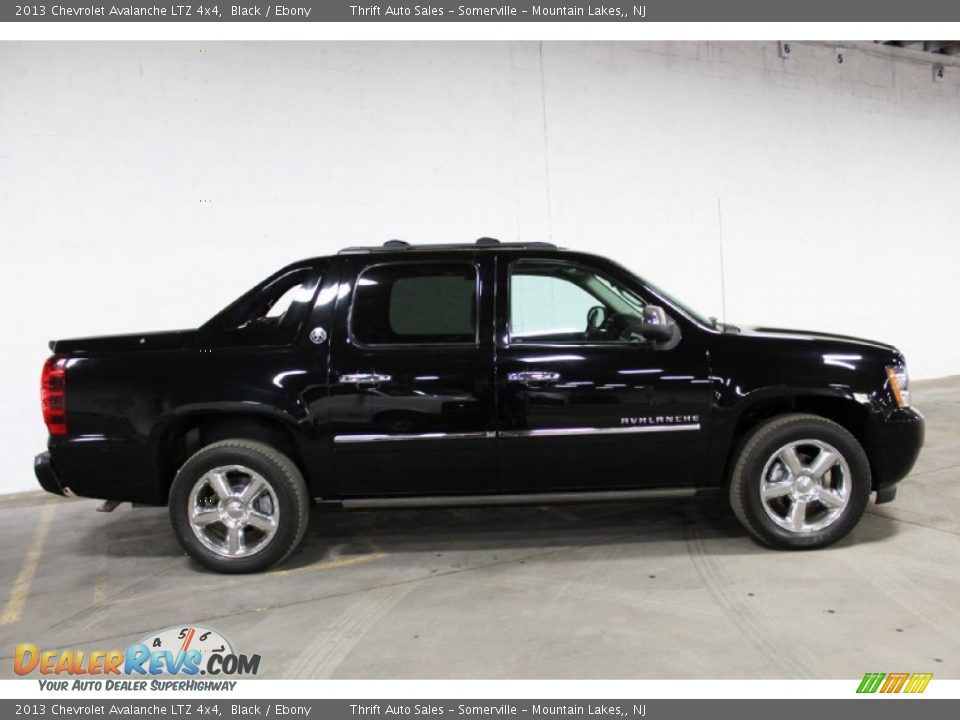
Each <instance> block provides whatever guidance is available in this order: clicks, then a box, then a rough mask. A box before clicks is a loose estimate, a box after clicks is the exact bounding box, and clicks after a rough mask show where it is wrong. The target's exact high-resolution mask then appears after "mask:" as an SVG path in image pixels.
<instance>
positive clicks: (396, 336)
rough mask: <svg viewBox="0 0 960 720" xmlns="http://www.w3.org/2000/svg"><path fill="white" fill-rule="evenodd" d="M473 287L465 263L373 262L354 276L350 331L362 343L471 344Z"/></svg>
mask: <svg viewBox="0 0 960 720" xmlns="http://www.w3.org/2000/svg"><path fill="white" fill-rule="evenodd" d="M477 290H478V282H477V268H476V267H475V266H474V265H472V264H470V263H460V262H423V263H420V262H411V263H391V264H384V265H374V266H371V267H369V268H367V269H365V270H364V271H363V272H362V273H361V274H360V276H359V278H358V279H357V287H356V290H355V292H354V298H353V305H352V307H351V309H350V332H351V334H352V336H353V338H354V339H355V340H356V341H357V342H358V343H360V344H363V345H414V344H431V345H436V344H451V343H456V344H463V343H469V344H475V343H476V342H477Z"/></svg>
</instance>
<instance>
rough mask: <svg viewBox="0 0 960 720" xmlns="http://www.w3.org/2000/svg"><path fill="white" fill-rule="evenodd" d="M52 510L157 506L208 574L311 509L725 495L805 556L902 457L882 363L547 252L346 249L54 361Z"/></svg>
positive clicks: (257, 554)
mask: <svg viewBox="0 0 960 720" xmlns="http://www.w3.org/2000/svg"><path fill="white" fill-rule="evenodd" d="M51 349H52V350H53V353H54V355H53V356H52V357H51V358H50V359H49V360H47V363H46V365H45V366H44V369H43V377H42V403H43V415H44V420H45V421H46V424H47V428H48V429H49V433H50V437H49V445H48V452H45V453H43V454H41V455H39V456H38V457H37V459H36V464H35V470H36V475H37V478H38V479H39V481H40V484H41V485H42V486H43V487H44V488H45V489H46V490H48V491H50V492H53V493H60V494H66V493H75V494H77V495H82V496H86V497H93V498H104V499H106V500H109V501H113V502H111V503H109V504H108V505H113V504H115V503H116V502H119V501H132V502H138V503H148V504H159V505H163V504H166V505H168V506H169V510H170V518H171V520H172V522H173V529H174V531H175V532H176V535H177V537H178V538H179V540H180V542H181V543H182V545H183V547H184V548H185V549H186V551H187V552H188V553H189V554H190V555H191V556H193V557H194V558H195V559H196V560H198V561H199V562H201V563H203V564H204V565H206V566H208V567H210V568H213V569H215V570H220V571H224V572H246V571H255V570H261V569H264V568H267V567H269V566H271V565H273V564H275V563H278V562H280V561H282V560H283V559H285V558H286V557H287V556H288V555H289V554H290V553H291V552H292V551H293V550H294V548H296V547H297V545H298V543H299V542H300V540H301V538H302V537H303V534H304V531H305V529H306V527H307V521H308V518H309V513H308V510H309V505H310V503H311V501H312V502H316V503H321V504H325V505H332V506H337V507H343V508H386V507H416V506H421V507H423V506H455V505H501V504H511V503H551V502H581V501H588V500H602V501H612V502H621V501H626V500H629V499H634V498H643V497H663V496H672V495H692V494H694V493H697V492H700V491H704V490H708V489H719V490H724V491H726V492H728V493H729V497H730V504H731V505H732V507H733V511H734V513H736V515H737V517H738V518H739V519H740V521H741V522H742V523H743V525H744V526H745V527H746V529H747V530H748V531H749V532H750V533H752V534H753V535H754V536H755V537H756V538H757V539H759V540H760V541H761V542H763V543H765V544H767V545H771V546H774V547H778V548H818V547H823V546H825V545H829V544H830V543H833V542H836V541H837V540H839V539H840V538H842V537H844V536H845V535H846V534H847V533H848V532H850V530H851V529H852V528H853V527H854V525H856V524H857V521H858V520H859V519H860V517H861V515H862V514H863V511H864V509H865V508H866V505H867V502H868V501H869V497H870V493H871V492H873V491H875V492H876V501H877V502H887V501H889V500H892V499H893V497H894V494H895V492H896V487H895V485H896V483H897V482H898V481H899V480H901V479H902V478H903V477H904V476H906V475H907V473H908V472H909V471H910V468H911V467H912V466H913V463H914V461H915V460H916V458H917V454H918V453H919V451H920V447H921V445H922V443H923V418H922V416H921V415H920V414H919V413H917V412H916V411H915V410H913V409H912V408H911V407H910V394H909V388H908V380H907V372H906V368H905V366H904V359H903V356H902V355H901V354H900V352H898V351H897V350H896V349H895V348H893V347H891V346H890V345H884V344H881V343H877V342H871V341H867V340H858V339H855V338H849V337H842V336H837V335H825V334H821V333H814V332H799V331H788V330H773V329H767V328H750V329H748V328H742V329H741V328H737V327H734V326H732V325H724V324H721V323H717V322H716V321H713V320H708V319H705V318H703V317H700V316H699V315H698V314H697V313H695V312H694V311H692V310H690V309H689V308H687V307H685V306H684V305H683V304H681V303H680V302H678V301H677V300H674V299H673V298H671V297H670V296H669V295H667V294H666V293H665V292H663V291H662V290H660V289H658V288H657V287H655V286H653V285H651V284H650V283H648V282H646V281H644V280H642V279H640V278H638V277H636V276H634V275H633V274H631V273H630V272H629V271H627V270H625V269H624V268H623V267H621V266H619V265H617V264H616V263H613V262H611V261H609V260H606V259H603V258H600V257H597V256H594V255H588V254H584V253H579V252H571V251H566V250H560V249H557V248H556V247H555V246H553V245H548V244H546V243H531V244H506V243H505V244H501V243H499V242H498V241H496V240H493V239H491V238H482V239H481V240H479V241H477V242H476V244H470V245H433V246H411V245H408V244H407V243H403V242H400V241H390V242H388V243H386V245H384V246H383V247H376V248H350V249H347V250H344V251H342V252H341V253H339V254H338V255H335V256H331V257H322V258H317V259H314V260H307V261H304V262H299V263H296V264H294V265H290V266H289V267H286V268H284V269H283V270H281V271H279V272H277V273H276V274H274V275H272V276H270V277H269V278H267V279H266V280H265V281H264V282H262V283H261V284H259V285H257V286H256V287H255V288H253V289H252V290H250V291H249V292H247V293H245V294H244V295H243V296H241V297H240V298H239V299H238V300H236V301H235V302H234V303H232V304H231V305H229V306H228V307H227V308H226V309H224V310H223V311H222V312H220V313H219V314H218V315H216V316H215V317H214V318H213V319H211V320H210V321H209V322H207V323H206V324H205V325H203V326H202V327H200V328H199V329H197V330H186V331H180V332H165V333H153V334H146V335H131V336H116V337H100V338H90V339H82V340H60V341H56V342H53V343H51Z"/></svg>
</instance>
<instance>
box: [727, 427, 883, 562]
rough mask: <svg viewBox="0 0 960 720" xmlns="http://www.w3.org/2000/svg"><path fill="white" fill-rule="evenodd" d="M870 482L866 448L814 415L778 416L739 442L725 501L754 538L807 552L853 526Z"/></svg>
mask: <svg viewBox="0 0 960 720" xmlns="http://www.w3.org/2000/svg"><path fill="white" fill-rule="evenodd" d="M870 486H871V480H870V463H869V462H868V460H867V456H866V453H865V452H864V451H863V448H862V447H861V446H860V443H859V442H857V439H856V438H855V437H854V436H853V435H851V434H850V433H849V432H848V431H847V430H846V429H845V428H843V427H841V426H840V425H838V424H837V423H835V422H832V421H830V420H827V419H826V418H822V417H819V416H817V415H805V414H790V415H780V416H779V417H775V418H773V419H771V420H768V421H767V422H765V423H763V424H762V425H760V426H759V427H757V428H756V429H755V430H754V431H753V432H752V433H751V434H750V435H748V436H747V438H746V440H745V441H744V443H743V444H742V445H741V448H740V452H739V455H738V456H737V458H736V464H735V465H734V469H733V474H732V476H731V478H730V505H731V506H732V507H733V511H734V513H735V514H736V516H737V518H738V519H739V520H740V522H741V523H742V524H743V526H744V527H745V528H746V529H747V530H748V531H749V532H750V533H751V534H752V535H753V536H754V537H755V538H757V539H758V540H760V541H761V542H763V543H765V544H767V545H771V546H773V547H777V548H782V549H814V548H821V547H826V546H827V545H831V544H833V543H835V542H837V541H838V540H840V539H841V538H843V537H844V536H846V535H847V533H849V532H850V531H851V530H852V529H853V528H854V526H855V525H856V524H857V522H859V520H860V517H861V516H862V515H863V512H864V510H865V509H866V507H867V502H868V501H869V499H870Z"/></svg>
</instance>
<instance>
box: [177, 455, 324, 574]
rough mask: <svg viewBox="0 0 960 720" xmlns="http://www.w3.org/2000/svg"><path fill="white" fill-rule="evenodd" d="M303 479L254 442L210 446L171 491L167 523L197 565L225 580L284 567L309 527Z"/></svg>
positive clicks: (184, 468)
mask: <svg viewBox="0 0 960 720" xmlns="http://www.w3.org/2000/svg"><path fill="white" fill-rule="evenodd" d="M309 503H310V501H309V496H308V493H307V486H306V483H305V482H304V479H303V474H302V473H301V472H300V470H299V469H298V468H297V466H296V465H295V464H294V463H293V462H292V461H291V460H290V458H288V457H287V456H286V455H284V454H283V453H281V452H279V451H277V450H276V449H274V448H273V447H271V446H269V445H266V444H264V443H261V442H257V441H255V440H244V439H240V438H238V439H231V440H222V441H220V442H216V443H213V444H211V445H207V446H206V447H205V448H203V449H202V450H200V451H199V452H197V453H196V454H194V455H193V456H192V457H190V459H189V460H187V461H186V462H185V463H184V464H183V466H182V467H181V468H180V470H179V472H178V473H177V476H176V478H175V479H174V481H173V486H172V487H171V489H170V504H169V510H170V521H171V522H172V524H173V530H174V532H175V533H176V535H177V539H178V540H179V541H180V544H181V545H182V546H183V549H184V550H186V551H187V554H189V555H190V556H191V557H192V558H193V559H194V560H196V561H197V562H199V563H200V564H202V565H205V566H206V567H208V568H211V569H212V570H216V571H218V572H224V573H245V572H258V571H261V570H266V569H267V568H269V567H271V566H273V565H276V564H277V563H280V562H283V561H284V560H285V559H286V558H287V557H289V555H290V553H292V552H293V551H294V549H296V547H297V546H298V545H299V544H300V541H301V540H302V539H303V535H304V533H305V532H306V529H307V523H308V521H309V512H310V505H309Z"/></svg>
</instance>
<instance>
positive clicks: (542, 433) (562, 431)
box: [500, 423, 700, 438]
mask: <svg viewBox="0 0 960 720" xmlns="http://www.w3.org/2000/svg"><path fill="white" fill-rule="evenodd" d="M699 429H700V423H686V424H683V425H679V424H677V425H639V426H634V427H610V428H596V427H572V428H538V429H536V430H504V431H503V432H501V433H500V437H507V438H520V437H562V436H565V435H628V434H633V433H651V432H684V431H690V430H699Z"/></svg>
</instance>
